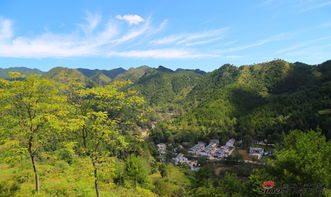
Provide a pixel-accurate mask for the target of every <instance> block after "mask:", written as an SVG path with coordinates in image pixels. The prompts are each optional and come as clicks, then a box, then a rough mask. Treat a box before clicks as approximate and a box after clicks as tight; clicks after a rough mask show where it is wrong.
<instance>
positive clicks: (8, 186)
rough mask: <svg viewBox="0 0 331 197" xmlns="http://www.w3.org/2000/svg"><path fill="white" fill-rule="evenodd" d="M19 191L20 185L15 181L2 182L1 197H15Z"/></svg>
mask: <svg viewBox="0 0 331 197" xmlns="http://www.w3.org/2000/svg"><path fill="white" fill-rule="evenodd" d="M19 189H20V186H19V183H17V182H15V180H6V181H2V182H0V197H12V196H15V194H16V193H17V191H18V190H19Z"/></svg>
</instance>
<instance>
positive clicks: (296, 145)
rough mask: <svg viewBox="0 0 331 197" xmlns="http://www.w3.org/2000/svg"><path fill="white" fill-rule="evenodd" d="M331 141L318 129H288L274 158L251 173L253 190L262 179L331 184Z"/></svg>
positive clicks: (280, 181)
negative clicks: (288, 131) (263, 166)
mask: <svg viewBox="0 0 331 197" xmlns="http://www.w3.org/2000/svg"><path fill="white" fill-rule="evenodd" d="M330 154H331V142H327V141H326V139H325V136H323V135H322V134H321V133H320V132H315V131H312V130H311V131H308V132H303V131H300V130H293V131H291V132H290V133H289V134H288V135H287V136H286V137H285V139H284V140H283V142H282V144H281V145H280V146H279V147H278V148H277V150H276V152H275V159H274V160H270V161H269V162H268V164H269V165H268V166H267V167H266V168H265V169H261V170H259V171H258V172H257V173H255V174H253V175H251V176H250V183H251V185H252V188H254V189H253V190H254V192H257V191H258V188H261V184H262V183H263V182H264V181H269V180H272V181H274V182H275V183H276V184H277V185H282V184H292V183H295V184H299V185H301V184H322V185H324V186H325V187H326V188H330V185H331V174H330V172H331V157H330Z"/></svg>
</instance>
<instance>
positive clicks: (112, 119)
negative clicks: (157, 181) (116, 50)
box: [71, 82, 144, 197]
mask: <svg viewBox="0 0 331 197" xmlns="http://www.w3.org/2000/svg"><path fill="white" fill-rule="evenodd" d="M128 83H129V82H115V83H113V84H112V85H108V86H104V87H96V88H87V89H79V90H77V92H76V93H75V96H72V97H71V102H72V104H73V105H74V106H75V107H76V113H77V115H76V117H77V119H79V120H81V121H77V123H79V124H80V125H79V129H77V132H76V133H77V136H78V138H77V140H78V144H79V146H80V150H81V152H82V154H85V155H86V156H88V157H89V158H90V159H91V162H92V166H93V169H94V185H95V192H96V196H97V197H99V196H100V192H99V176H98V171H99V169H100V167H101V165H102V164H105V163H107V161H109V160H108V158H109V157H110V156H116V154H114V153H115V152H116V151H118V150H125V149H126V148H127V147H128V145H129V143H130V142H132V140H138V139H139V133H137V132H136V131H133V129H132V128H133V126H134V125H135V123H136V122H137V121H139V120H140V119H141V114H142V111H141V107H142V105H143V103H144V100H143V98H141V97H138V96H136V95H135V92H132V91H122V90H123V88H124V87H125V86H126V85H127V84H128Z"/></svg>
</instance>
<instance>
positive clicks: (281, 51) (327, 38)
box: [276, 36, 331, 54]
mask: <svg viewBox="0 0 331 197" xmlns="http://www.w3.org/2000/svg"><path fill="white" fill-rule="evenodd" d="M329 39H331V36H326V37H322V38H318V39H314V40H310V41H306V42H302V43H298V44H295V45H293V46H290V47H287V48H284V49H281V50H278V51H276V54H282V53H286V52H289V51H294V50H296V49H301V48H303V47H306V46H309V45H312V44H314V43H316V42H320V41H324V40H329Z"/></svg>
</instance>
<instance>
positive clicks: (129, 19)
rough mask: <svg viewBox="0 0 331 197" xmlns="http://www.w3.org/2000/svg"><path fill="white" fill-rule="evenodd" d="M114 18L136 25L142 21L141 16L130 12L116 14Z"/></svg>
mask: <svg viewBox="0 0 331 197" xmlns="http://www.w3.org/2000/svg"><path fill="white" fill-rule="evenodd" d="M116 18H117V19H119V20H124V21H126V22H128V23H129V25H138V24H139V23H141V22H144V19H143V18H142V17H141V16H139V15H136V14H135V15H131V14H128V15H117V16H116Z"/></svg>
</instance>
